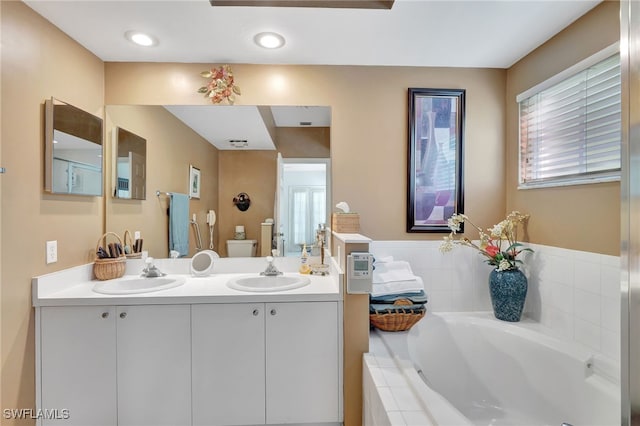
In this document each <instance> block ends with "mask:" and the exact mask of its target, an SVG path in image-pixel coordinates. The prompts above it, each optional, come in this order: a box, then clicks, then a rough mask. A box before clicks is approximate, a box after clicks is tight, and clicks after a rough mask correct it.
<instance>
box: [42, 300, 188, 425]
mask: <svg viewBox="0 0 640 426" xmlns="http://www.w3.org/2000/svg"><path fill="white" fill-rule="evenodd" d="M40 309H41V311H40V351H39V352H40V356H39V358H40V360H41V362H40V378H41V379H40V380H41V384H40V390H41V392H40V397H41V400H42V403H41V407H42V408H46V409H59V410H62V409H67V410H68V413H69V417H68V418H67V419H57V420H47V419H43V421H42V424H45V425H47V424H65V425H84V426H89V425H109V426H113V425H116V424H117V425H119V426H124V425H137V426H142V425H174V426H178V425H189V424H191V398H190V394H191V371H190V370H191V335H190V319H191V318H190V306H189V305H141V306H119V307H114V306H107V307H105V306H61V307H42V308H40Z"/></svg>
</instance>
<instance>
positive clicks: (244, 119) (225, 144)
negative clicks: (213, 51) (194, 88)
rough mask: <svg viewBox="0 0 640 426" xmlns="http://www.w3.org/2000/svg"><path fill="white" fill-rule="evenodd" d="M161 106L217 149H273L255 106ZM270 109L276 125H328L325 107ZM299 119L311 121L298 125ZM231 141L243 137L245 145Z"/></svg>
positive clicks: (281, 107)
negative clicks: (240, 146) (239, 145)
mask: <svg viewBox="0 0 640 426" xmlns="http://www.w3.org/2000/svg"><path fill="white" fill-rule="evenodd" d="M165 108H166V109H167V111H169V112H170V113H172V114H173V115H175V116H176V117H177V118H178V119H179V120H181V121H182V122H184V123H185V124H186V125H187V126H189V127H191V128H192V129H193V130H194V131H195V132H196V133H198V134H199V135H200V136H202V137H203V138H205V139H206V140H208V141H209V142H210V143H211V144H213V145H214V146H215V147H216V148H218V149H249V150H265V149H266V150H273V149H275V144H274V142H273V140H272V139H271V135H270V134H269V131H268V130H267V126H266V125H265V122H264V120H263V118H262V115H261V114H260V111H259V110H258V107H256V106H246V105H233V106H231V105H165ZM270 109H271V114H272V115H273V119H274V122H275V125H276V126H277V127H329V126H331V108H329V107H317V106H316V107H311V106H277V107H276V106H272V107H271V108H270ZM266 113H268V111H266ZM269 121H270V120H269ZM302 121H304V122H311V123H312V124H311V125H309V126H307V125H301V124H300V122H302ZM231 140H246V141H247V143H248V145H247V146H245V147H242V148H237V147H235V146H233V145H232V144H231V143H230V141H231Z"/></svg>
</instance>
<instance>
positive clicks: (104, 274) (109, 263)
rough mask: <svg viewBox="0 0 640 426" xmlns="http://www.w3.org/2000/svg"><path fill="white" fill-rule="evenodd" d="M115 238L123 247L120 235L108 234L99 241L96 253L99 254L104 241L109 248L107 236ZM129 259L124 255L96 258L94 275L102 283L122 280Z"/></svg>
mask: <svg viewBox="0 0 640 426" xmlns="http://www.w3.org/2000/svg"><path fill="white" fill-rule="evenodd" d="M109 235H111V236H114V237H115V238H116V239H117V240H118V243H120V245H122V240H121V239H120V237H118V234H116V233H115V232H107V233H106V234H104V235H103V236H102V237H100V239H99V240H98V243H97V244H96V253H97V252H98V248H99V247H100V245H101V243H102V242H103V241H104V246H107V236H109ZM126 261H127V257H126V256H125V255H124V254H122V255H120V256H119V257H115V258H114V257H111V258H105V259H100V258H98V257H96V259H95V260H94V261H93V274H94V275H95V276H96V278H97V279H99V280H100V281H105V280H112V279H114V278H120V277H121V276H123V275H124V271H125V267H126Z"/></svg>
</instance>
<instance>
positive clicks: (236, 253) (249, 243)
mask: <svg viewBox="0 0 640 426" xmlns="http://www.w3.org/2000/svg"><path fill="white" fill-rule="evenodd" d="M256 247H258V240H227V255H228V256H229V257H255V255H256Z"/></svg>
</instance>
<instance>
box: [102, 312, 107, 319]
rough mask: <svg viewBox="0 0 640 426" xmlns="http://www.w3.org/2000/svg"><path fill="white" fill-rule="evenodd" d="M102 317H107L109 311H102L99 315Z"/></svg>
mask: <svg viewBox="0 0 640 426" xmlns="http://www.w3.org/2000/svg"><path fill="white" fill-rule="evenodd" d="M100 316H101V317H102V318H109V312H103V313H102V315H100Z"/></svg>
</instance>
